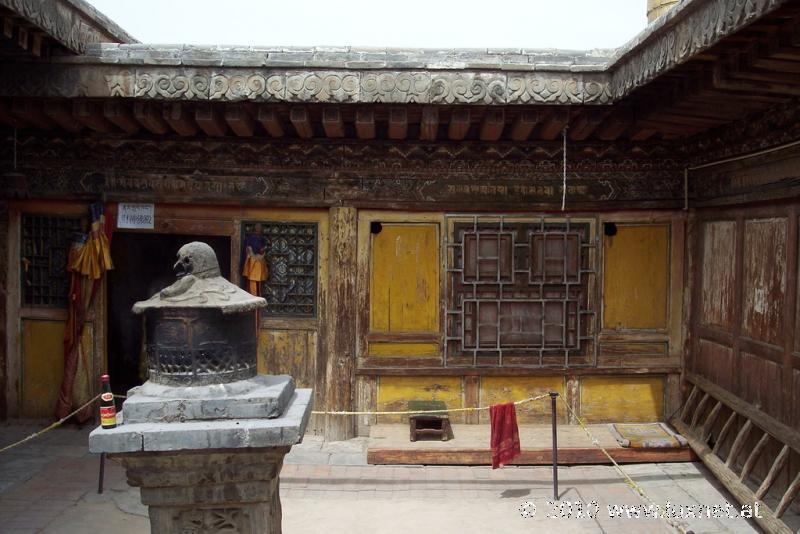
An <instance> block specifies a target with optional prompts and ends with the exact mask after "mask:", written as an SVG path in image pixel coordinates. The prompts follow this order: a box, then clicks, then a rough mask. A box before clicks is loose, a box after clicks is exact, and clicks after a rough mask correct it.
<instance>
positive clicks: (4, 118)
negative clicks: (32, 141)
mask: <svg viewBox="0 0 800 534" xmlns="http://www.w3.org/2000/svg"><path fill="white" fill-rule="evenodd" d="M0 122H2V123H4V124H7V125H9V126H12V127H15V128H24V127H25V123H24V121H23V120H22V119H20V118H19V117H16V116H14V115H12V114H11V107H10V106H9V105H8V103H7V102H6V101H5V100H0Z"/></svg>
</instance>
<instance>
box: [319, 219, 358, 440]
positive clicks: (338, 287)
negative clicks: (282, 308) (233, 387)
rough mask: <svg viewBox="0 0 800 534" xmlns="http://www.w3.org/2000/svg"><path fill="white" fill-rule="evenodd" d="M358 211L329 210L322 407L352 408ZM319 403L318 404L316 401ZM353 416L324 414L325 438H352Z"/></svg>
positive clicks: (329, 408)
mask: <svg viewBox="0 0 800 534" xmlns="http://www.w3.org/2000/svg"><path fill="white" fill-rule="evenodd" d="M357 224H358V218H357V212H356V209H355V208H351V207H334V208H331V209H330V241H329V243H330V263H329V269H328V303H327V306H326V312H325V313H326V317H325V321H326V323H327V324H326V328H325V332H326V333H325V337H326V343H325V347H326V351H327V358H326V362H325V409H326V410H352V406H353V403H352V399H353V386H354V383H355V359H356V314H357V310H356V267H357V266H356V251H357V248H358V247H357V244H358V243H357ZM318 406H319V404H318ZM355 423H356V419H355V417H351V416H327V417H326V419H325V440H326V441H339V440H344V439H350V438H352V437H355Z"/></svg>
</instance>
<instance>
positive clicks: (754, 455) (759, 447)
mask: <svg viewBox="0 0 800 534" xmlns="http://www.w3.org/2000/svg"><path fill="white" fill-rule="evenodd" d="M769 440H770V436H769V434H767V433H766V432H764V434H763V435H762V436H761V439H759V440H758V443H756V446H755V447H753V450H752V451H750V454H749V455H748V456H747V461H745V463H744V467H742V472H741V473H739V480H741V481H745V480H747V477H749V476H750V473H751V472H752V471H753V468H754V467H755V466H756V462H757V461H758V457H759V456H761V453H762V452H764V447H766V446H767V444H768V443H769Z"/></svg>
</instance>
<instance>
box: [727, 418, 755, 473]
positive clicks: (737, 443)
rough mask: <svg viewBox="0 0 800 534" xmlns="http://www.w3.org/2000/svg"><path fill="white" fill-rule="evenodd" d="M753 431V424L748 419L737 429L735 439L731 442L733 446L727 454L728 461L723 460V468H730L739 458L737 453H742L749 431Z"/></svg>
mask: <svg viewBox="0 0 800 534" xmlns="http://www.w3.org/2000/svg"><path fill="white" fill-rule="evenodd" d="M752 429H753V422H752V421H750V419H747V420H746V421H745V422H744V425H742V428H740V429H739V433H738V434H736V439H735V440H734V441H733V445H732V446H731V450H730V451H729V452H728V459H727V460H725V467H731V466H732V465H734V463H735V462H736V459H737V458H738V457H739V453H740V452H742V447H744V444H745V443H746V442H747V438H748V437H749V436H750V431H751V430H752Z"/></svg>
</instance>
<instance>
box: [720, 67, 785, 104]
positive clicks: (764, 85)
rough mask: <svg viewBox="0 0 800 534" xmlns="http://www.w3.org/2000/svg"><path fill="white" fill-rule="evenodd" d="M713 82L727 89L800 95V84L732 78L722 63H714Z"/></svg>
mask: <svg viewBox="0 0 800 534" xmlns="http://www.w3.org/2000/svg"><path fill="white" fill-rule="evenodd" d="M713 84H714V87H715V88H717V89H723V90H726V91H733V92H742V93H755V94H763V93H767V94H769V95H775V94H777V95H785V96H790V97H794V96H800V84H787V83H770V82H754V81H750V80H737V79H735V78H732V77H731V76H730V75H729V73H728V72H727V70H726V69H725V68H724V67H723V66H722V65H719V64H717V65H714V68H713Z"/></svg>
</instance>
